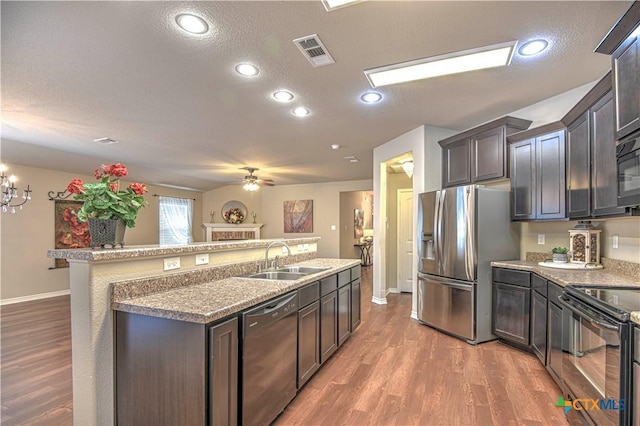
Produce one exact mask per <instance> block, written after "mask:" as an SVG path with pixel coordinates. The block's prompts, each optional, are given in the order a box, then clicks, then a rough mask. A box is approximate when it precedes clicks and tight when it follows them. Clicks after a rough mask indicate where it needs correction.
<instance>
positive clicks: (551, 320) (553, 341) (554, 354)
mask: <svg viewBox="0 0 640 426" xmlns="http://www.w3.org/2000/svg"><path fill="white" fill-rule="evenodd" d="M549 295H551V292H549ZM549 300H551V299H549ZM548 308H549V312H548V314H549V316H548V324H547V333H548V334H547V345H548V346H547V370H548V371H549V372H550V373H551V377H553V379H554V380H555V382H556V383H557V384H558V385H560V383H561V382H562V308H561V307H559V306H558V305H556V304H555V303H551V302H549V304H548Z"/></svg>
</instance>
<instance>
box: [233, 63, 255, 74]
mask: <svg viewBox="0 0 640 426" xmlns="http://www.w3.org/2000/svg"><path fill="white" fill-rule="evenodd" d="M236 71H237V72H238V74H241V75H244V76H247V77H252V76H254V75H257V74H258V73H259V72H260V70H258V67H256V66H255V65H251V64H247V63H243V64H238V65H236Z"/></svg>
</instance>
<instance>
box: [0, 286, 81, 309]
mask: <svg viewBox="0 0 640 426" xmlns="http://www.w3.org/2000/svg"><path fill="white" fill-rule="evenodd" d="M68 294H71V290H60V291H52V292H51V293H40V294H32V295H31V296H21V297H12V298H11V299H2V300H0V306H3V305H11V304H13V303H20V302H30V301H32V300H40V299H48V298H50V297H58V296H66V295H68Z"/></svg>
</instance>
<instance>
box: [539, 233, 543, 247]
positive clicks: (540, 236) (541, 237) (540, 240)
mask: <svg viewBox="0 0 640 426" xmlns="http://www.w3.org/2000/svg"><path fill="white" fill-rule="evenodd" d="M538 244H540V245H542V244H544V234H538Z"/></svg>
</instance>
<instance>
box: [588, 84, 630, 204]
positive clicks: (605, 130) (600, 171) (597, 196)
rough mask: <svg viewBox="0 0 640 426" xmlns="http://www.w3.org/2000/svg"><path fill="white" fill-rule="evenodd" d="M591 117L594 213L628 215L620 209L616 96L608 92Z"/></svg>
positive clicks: (593, 109) (592, 202)
mask: <svg viewBox="0 0 640 426" xmlns="http://www.w3.org/2000/svg"><path fill="white" fill-rule="evenodd" d="M590 114H591V207H592V209H591V211H592V213H593V215H594V216H604V215H610V214H621V213H624V211H625V209H624V207H618V176H617V174H616V170H617V163H616V141H615V135H614V130H613V94H612V93H611V92H609V93H607V94H606V95H605V96H604V97H603V98H602V99H600V100H599V101H598V102H597V103H596V104H595V105H594V106H593V107H592V108H591V110H590Z"/></svg>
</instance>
